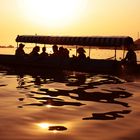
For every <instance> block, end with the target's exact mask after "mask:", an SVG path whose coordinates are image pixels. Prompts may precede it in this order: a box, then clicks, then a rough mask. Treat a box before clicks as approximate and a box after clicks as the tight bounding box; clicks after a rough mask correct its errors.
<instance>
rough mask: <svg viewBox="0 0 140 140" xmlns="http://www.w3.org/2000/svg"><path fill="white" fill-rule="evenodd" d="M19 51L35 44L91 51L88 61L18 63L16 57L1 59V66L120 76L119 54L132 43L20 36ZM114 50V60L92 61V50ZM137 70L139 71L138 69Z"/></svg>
mask: <svg viewBox="0 0 140 140" xmlns="http://www.w3.org/2000/svg"><path fill="white" fill-rule="evenodd" d="M15 40H16V42H17V47H18V44H19V43H35V44H50V45H51V44H52V45H54V44H57V45H63V46H65V47H68V46H75V48H76V49H77V48H78V47H79V46H82V47H83V48H84V47H88V48H89V57H88V59H86V60H84V61H79V60H76V59H73V58H66V59H61V58H59V59H58V58H57V59H56V58H52V57H47V58H46V59H44V60H35V61H34V60H30V58H29V59H28V58H27V59H22V60H21V59H18V58H17V57H16V56H15V55H4V54H1V55H0V65H3V66H10V67H13V68H19V69H34V70H37V69H38V70H43V71H45V70H48V69H50V70H51V69H52V70H54V69H55V70H56V69H57V70H58V69H59V70H72V71H80V72H92V73H103V74H117V73H120V72H121V71H122V63H121V61H118V60H117V59H116V53H117V50H118V49H119V50H120V49H123V51H125V49H126V46H129V45H133V44H134V42H133V39H132V38H131V37H129V36H85V37H83V36H39V35H18V36H17V37H16V39H15ZM95 47H98V48H106V49H108V48H109V49H110V48H111V49H114V58H113V59H90V53H91V48H95ZM137 67H139V66H138V65H137Z"/></svg>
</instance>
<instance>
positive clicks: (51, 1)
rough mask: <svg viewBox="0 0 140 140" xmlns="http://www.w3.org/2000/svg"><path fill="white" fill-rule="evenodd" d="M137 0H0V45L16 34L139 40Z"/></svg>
mask: <svg viewBox="0 0 140 140" xmlns="http://www.w3.org/2000/svg"><path fill="white" fill-rule="evenodd" d="M138 32H140V0H0V45H10V44H11V45H14V46H15V45H16V42H15V38H16V36H17V35H18V34H19V35H35V34H38V35H70V36H75V35H77V36H94V35H99V36H112V35H115V36H123V35H129V36H131V37H133V39H134V40H135V39H137V38H138Z"/></svg>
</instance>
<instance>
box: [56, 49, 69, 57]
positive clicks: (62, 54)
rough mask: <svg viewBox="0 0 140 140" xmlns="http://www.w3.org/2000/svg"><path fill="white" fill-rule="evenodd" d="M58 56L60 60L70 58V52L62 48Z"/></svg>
mask: <svg viewBox="0 0 140 140" xmlns="http://www.w3.org/2000/svg"><path fill="white" fill-rule="evenodd" d="M58 56H59V57H60V58H69V51H68V49H66V48H63V47H60V48H59V51H58Z"/></svg>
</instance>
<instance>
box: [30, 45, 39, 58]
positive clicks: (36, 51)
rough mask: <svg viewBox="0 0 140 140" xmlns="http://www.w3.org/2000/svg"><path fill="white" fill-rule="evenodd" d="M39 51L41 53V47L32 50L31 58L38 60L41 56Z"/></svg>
mask: <svg viewBox="0 0 140 140" xmlns="http://www.w3.org/2000/svg"><path fill="white" fill-rule="evenodd" d="M39 51H40V47H39V46H35V47H34V48H33V50H32V52H31V53H30V56H31V57H34V58H38V57H39V56H40V55H39Z"/></svg>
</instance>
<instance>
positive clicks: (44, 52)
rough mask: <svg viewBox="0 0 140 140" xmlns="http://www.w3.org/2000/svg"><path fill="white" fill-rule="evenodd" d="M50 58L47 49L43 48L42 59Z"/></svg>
mask: <svg viewBox="0 0 140 140" xmlns="http://www.w3.org/2000/svg"><path fill="white" fill-rule="evenodd" d="M47 56H48V53H47V52H46V47H43V48H42V53H41V54H40V57H41V58H46V57H47Z"/></svg>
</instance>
